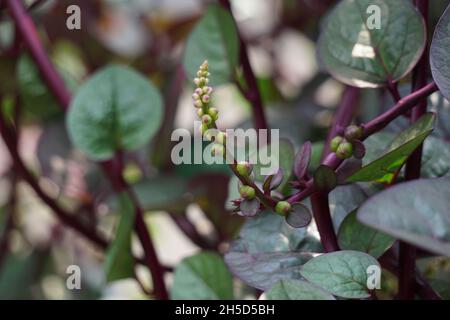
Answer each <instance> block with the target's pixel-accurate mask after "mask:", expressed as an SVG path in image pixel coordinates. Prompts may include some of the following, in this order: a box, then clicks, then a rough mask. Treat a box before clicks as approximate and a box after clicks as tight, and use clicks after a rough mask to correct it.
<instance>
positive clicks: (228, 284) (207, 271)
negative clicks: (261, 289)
mask: <svg viewBox="0 0 450 320" xmlns="http://www.w3.org/2000/svg"><path fill="white" fill-rule="evenodd" d="M171 297H172V299H175V300H226V299H228V300H229V299H233V279H232V277H231V274H230V272H229V271H228V269H227V267H226V265H225V263H224V262H223V259H222V257H220V256H219V255H218V254H216V253H213V252H202V253H199V254H197V255H195V256H192V257H188V258H185V259H183V261H181V263H180V264H179V265H177V267H176V269H175V273H174V279H173V286H172V291H171Z"/></svg>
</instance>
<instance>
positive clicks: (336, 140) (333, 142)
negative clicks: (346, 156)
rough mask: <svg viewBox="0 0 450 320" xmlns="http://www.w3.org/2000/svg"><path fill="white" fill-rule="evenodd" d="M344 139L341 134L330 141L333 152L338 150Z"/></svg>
mask: <svg viewBox="0 0 450 320" xmlns="http://www.w3.org/2000/svg"><path fill="white" fill-rule="evenodd" d="M343 140H344V138H342V137H341V136H336V137H334V138H333V139H332V140H331V142H330V149H331V151H333V152H336V151H337V149H338V147H339V145H340V144H341V142H342V141H343Z"/></svg>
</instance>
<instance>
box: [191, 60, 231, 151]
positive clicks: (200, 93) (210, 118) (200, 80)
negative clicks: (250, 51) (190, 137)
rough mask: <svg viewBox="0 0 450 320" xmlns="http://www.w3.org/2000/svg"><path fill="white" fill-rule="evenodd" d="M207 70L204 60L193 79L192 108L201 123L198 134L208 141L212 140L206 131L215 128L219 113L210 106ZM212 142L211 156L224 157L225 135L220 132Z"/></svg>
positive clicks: (208, 74)
mask: <svg viewBox="0 0 450 320" xmlns="http://www.w3.org/2000/svg"><path fill="white" fill-rule="evenodd" d="M208 69H209V65H208V61H207V60H205V61H204V62H203V63H202V65H201V66H200V68H199V70H198V72H197V77H196V78H195V79H194V83H195V86H196V88H195V91H194V93H193V94H192V99H193V102H194V107H196V108H197V115H198V117H199V119H200V121H201V123H202V124H201V125H200V128H199V129H200V133H201V134H202V135H203V136H205V137H206V138H207V139H208V140H212V137H208V133H207V131H208V130H209V129H215V128H216V121H217V119H218V117H219V111H218V110H217V109H216V108H213V107H211V106H210V104H211V94H212V92H213V88H212V87H210V86H208V83H209V76H210V73H209V71H208ZM214 142H215V143H214V145H213V146H212V148H211V154H212V155H213V156H215V155H225V147H224V145H225V142H226V133H225V132H222V131H220V132H218V133H217V135H216V136H215V141H214Z"/></svg>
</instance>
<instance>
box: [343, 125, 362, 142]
mask: <svg viewBox="0 0 450 320" xmlns="http://www.w3.org/2000/svg"><path fill="white" fill-rule="evenodd" d="M363 134H364V132H363V129H362V128H361V127H358V126H355V125H351V126H348V127H347V128H346V129H345V134H344V135H345V139H347V140H348V141H353V140H359V139H361V138H362V136H363Z"/></svg>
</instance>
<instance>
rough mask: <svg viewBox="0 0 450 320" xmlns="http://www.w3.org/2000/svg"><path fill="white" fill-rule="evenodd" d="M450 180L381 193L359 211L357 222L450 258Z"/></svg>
mask: <svg viewBox="0 0 450 320" xmlns="http://www.w3.org/2000/svg"><path fill="white" fill-rule="evenodd" d="M448 199H450V178H440V179H423V180H416V181H411V182H406V183H402V184H399V185H395V186H393V187H391V188H389V189H386V190H385V191H382V192H380V193H378V194H376V195H375V196H373V197H372V198H370V199H369V200H368V201H367V202H366V203H364V204H363V205H362V206H361V208H360V209H359V210H358V219H359V220H360V221H361V222H362V223H364V224H366V225H368V226H370V227H372V228H375V229H378V230H381V231H382V232H384V233H386V234H389V235H391V236H393V237H395V238H397V239H401V240H403V241H405V242H409V243H412V244H414V245H416V246H418V247H421V248H424V249H426V250H429V251H431V252H436V253H438V254H442V255H446V256H448V257H450V216H449V214H448V212H449V210H448Z"/></svg>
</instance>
